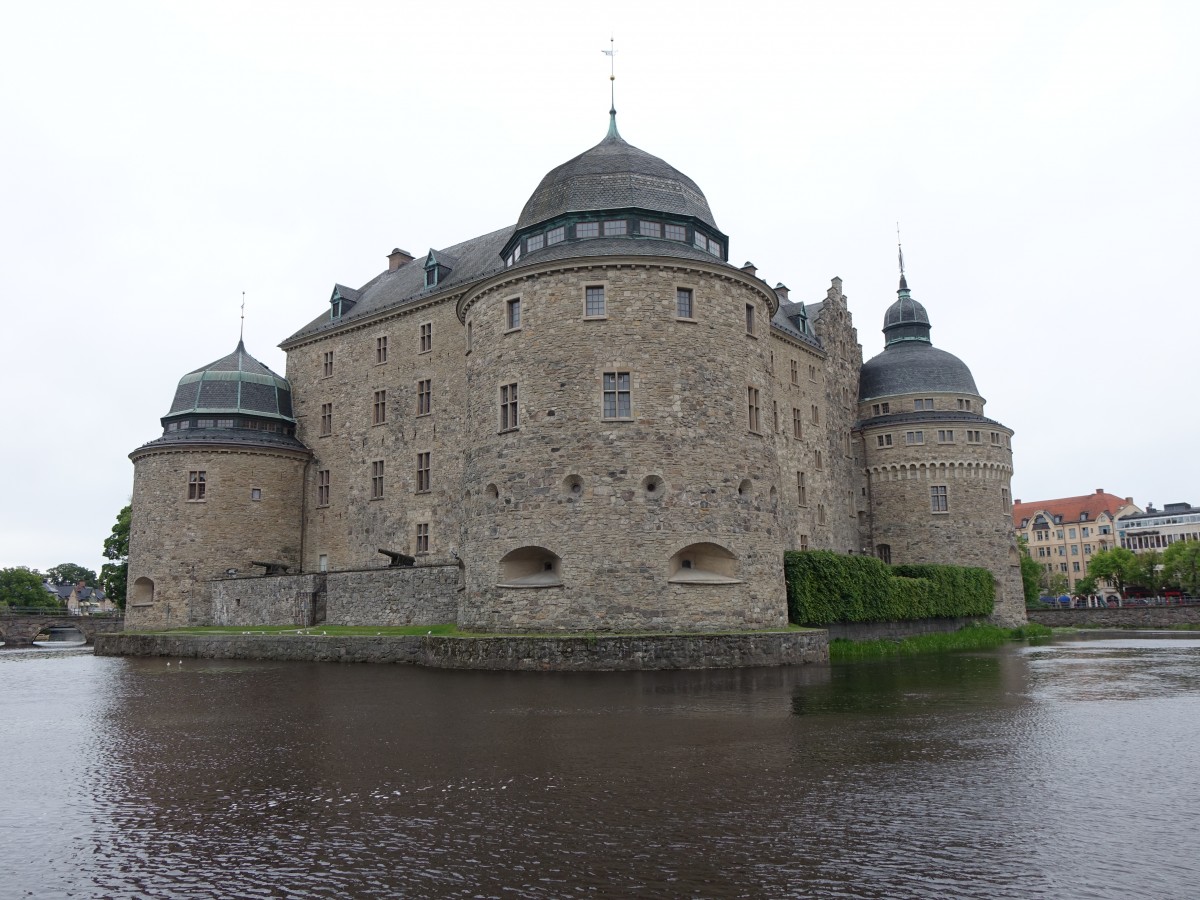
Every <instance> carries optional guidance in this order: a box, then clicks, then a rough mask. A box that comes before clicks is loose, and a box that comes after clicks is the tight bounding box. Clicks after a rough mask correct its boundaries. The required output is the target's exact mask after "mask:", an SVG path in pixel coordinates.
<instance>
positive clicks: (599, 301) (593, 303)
mask: <svg viewBox="0 0 1200 900" xmlns="http://www.w3.org/2000/svg"><path fill="white" fill-rule="evenodd" d="M583 296H584V299H583V314H584V316H586V317H587V318H589V319H596V318H602V317H603V316H604V287H603V286H602V285H592V286H591V287H587V288H584V291H583Z"/></svg>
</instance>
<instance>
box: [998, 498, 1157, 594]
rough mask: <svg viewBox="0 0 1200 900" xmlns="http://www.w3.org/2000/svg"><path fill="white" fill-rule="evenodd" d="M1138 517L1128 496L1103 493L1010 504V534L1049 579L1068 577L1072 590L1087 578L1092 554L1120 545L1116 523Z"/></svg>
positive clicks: (1135, 508)
mask: <svg viewBox="0 0 1200 900" xmlns="http://www.w3.org/2000/svg"><path fill="white" fill-rule="evenodd" d="M1131 512H1141V509H1140V508H1139V507H1138V506H1136V505H1135V504H1134V502H1133V498H1132V497H1118V496H1116V495H1115V494H1109V493H1106V492H1105V491H1104V489H1103V488H1096V492H1095V493H1094V494H1084V495H1083V496H1081V497H1060V498H1058V499H1057V500H1037V501H1035V502H1033V503H1023V502H1021V501H1020V500H1017V501H1016V502H1015V503H1013V510H1012V515H1013V529H1014V530H1015V531H1016V533H1017V536H1018V537H1022V536H1023V537H1025V539H1026V540H1028V541H1029V553H1030V555H1031V556H1032V557H1033V558H1034V560H1036V561H1037V563H1038V564H1039V565H1041V567H1042V568H1043V569H1044V570H1045V572H1046V573H1047V574H1048V575H1049V574H1054V573H1056V572H1060V573H1062V574H1064V575H1066V576H1067V579H1068V583H1069V585H1070V590H1072V591H1073V590H1074V589H1075V583H1076V582H1077V581H1078V580H1079V579H1080V578H1083V577H1084V576H1085V575H1086V574H1087V564H1088V561H1089V560H1090V559H1091V557H1092V555H1093V554H1094V553H1098V552H1100V551H1101V550H1111V549H1112V548H1113V547H1116V546H1119V542H1118V540H1117V528H1116V520H1117V518H1118V517H1119V516H1122V515H1125V514H1126V513H1131Z"/></svg>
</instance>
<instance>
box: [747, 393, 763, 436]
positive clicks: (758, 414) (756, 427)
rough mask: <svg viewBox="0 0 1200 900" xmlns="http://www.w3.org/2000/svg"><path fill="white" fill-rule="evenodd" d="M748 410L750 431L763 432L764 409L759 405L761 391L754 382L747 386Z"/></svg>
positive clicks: (753, 432) (754, 432) (752, 432)
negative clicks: (759, 391)
mask: <svg viewBox="0 0 1200 900" xmlns="http://www.w3.org/2000/svg"><path fill="white" fill-rule="evenodd" d="M746 412H747V414H748V419H749V422H748V425H749V428H750V433H751V434H762V409H761V407H760V406H759V393H758V388H756V387H755V386H754V385H752V384H751V385H747V386H746Z"/></svg>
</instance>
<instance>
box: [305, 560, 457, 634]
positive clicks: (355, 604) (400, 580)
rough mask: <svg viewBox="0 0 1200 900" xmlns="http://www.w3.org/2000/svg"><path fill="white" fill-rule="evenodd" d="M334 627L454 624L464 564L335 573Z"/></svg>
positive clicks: (330, 607) (331, 581) (329, 605)
mask: <svg viewBox="0 0 1200 900" xmlns="http://www.w3.org/2000/svg"><path fill="white" fill-rule="evenodd" d="M326 577H327V579H328V581H327V593H326V613H325V621H326V622H327V623H328V624H330V625H442V624H447V623H450V622H454V621H455V618H456V616H457V614H458V600H459V595H460V593H461V590H462V569H461V568H460V567H459V566H458V565H439V564H433V565H417V566H411V567H400V568H388V569H371V570H367V571H358V572H330V573H329V574H328V575H327V576H326Z"/></svg>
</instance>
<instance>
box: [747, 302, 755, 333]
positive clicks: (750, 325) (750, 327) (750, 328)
mask: <svg viewBox="0 0 1200 900" xmlns="http://www.w3.org/2000/svg"><path fill="white" fill-rule="evenodd" d="M746 334H751V335H752V334H754V304H753V303H747V304H746Z"/></svg>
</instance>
